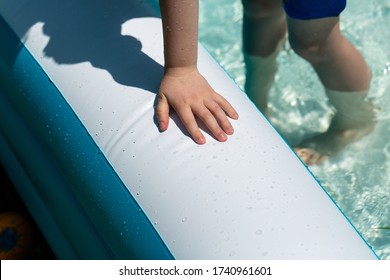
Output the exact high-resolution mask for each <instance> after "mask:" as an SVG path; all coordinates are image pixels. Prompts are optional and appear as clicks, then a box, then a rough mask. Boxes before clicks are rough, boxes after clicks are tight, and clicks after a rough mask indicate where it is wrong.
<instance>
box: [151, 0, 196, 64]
mask: <svg viewBox="0 0 390 280" xmlns="http://www.w3.org/2000/svg"><path fill="white" fill-rule="evenodd" d="M159 1H160V10H161V17H162V22H163V35H164V58H165V69H168V68H185V67H191V66H196V63H197V55H198V13H199V3H198V0H159Z"/></svg>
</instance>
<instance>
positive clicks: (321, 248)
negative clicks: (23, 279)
mask: <svg viewBox="0 0 390 280" xmlns="http://www.w3.org/2000/svg"><path fill="white" fill-rule="evenodd" d="M16 2H17V3H15V1H10V0H2V1H0V13H1V15H2V16H3V17H4V18H5V19H6V20H7V21H8V23H9V24H10V25H11V26H12V28H13V29H14V30H15V31H16V32H17V34H18V35H19V36H20V37H21V38H22V40H23V42H24V44H25V45H26V46H27V48H28V49H29V50H30V51H31V53H32V54H33V56H34V57H35V58H36V60H37V61H38V62H39V63H40V64H41V65H42V67H43V69H44V70H45V71H46V73H47V74H48V76H49V77H50V78H51V80H52V81H53V82H54V83H55V85H56V86H57V87H58V88H59V90H60V91H61V92H62V94H63V96H64V97H65V99H66V100H67V102H68V103H69V104H70V106H71V107H72V108H73V110H74V111H75V112H76V114H77V115H78V117H79V119H80V120H81V122H82V123H83V124H84V126H85V127H86V128H87V130H88V132H89V133H90V135H91V137H92V138H93V139H94V140H95V141H96V143H97V144H98V146H99V147H100V148H101V150H102V151H103V153H104V155H105V156H106V157H107V159H108V161H109V162H110V163H111V164H112V166H113V168H114V169H115V170H116V172H117V173H118V174H119V176H120V178H121V179H122V180H123V182H124V183H125V184H126V186H127V188H128V190H129V191H130V192H131V194H132V195H133V196H134V198H135V199H136V200H137V202H138V203H139V204H140V206H141V208H142V210H143V211H145V213H146V214H147V216H148V217H149V219H150V221H151V222H152V223H153V225H154V226H155V228H156V230H157V232H158V233H159V234H160V236H161V238H162V239H163V241H164V242H165V243H166V245H167V247H168V248H169V250H170V251H171V252H172V254H173V256H174V257H175V258H177V259H375V258H376V257H375V255H374V253H373V252H372V251H371V250H370V249H369V247H368V246H367V245H366V243H365V242H364V240H362V238H361V237H360V235H359V234H358V233H357V232H356V231H355V229H354V228H353V227H352V226H351V225H350V223H349V222H348V220H347V219H346V218H345V217H344V215H343V214H342V213H341V212H340V210H339V209H338V208H337V206H336V205H335V204H334V203H333V201H332V200H331V199H330V198H329V197H328V195H327V194H326V193H325V192H324V190H323V189H322V188H321V186H320V185H319V184H318V183H317V182H316V180H315V179H314V178H313V177H312V175H311V174H310V173H309V172H308V170H307V169H306V167H305V166H304V165H303V164H302V163H301V162H300V160H299V159H298V158H297V157H296V155H295V154H294V153H293V152H292V151H291V149H290V147H288V145H287V144H286V143H285V142H284V141H283V139H282V138H281V137H280V136H279V135H278V133H277V132H276V131H275V130H274V129H273V128H272V127H271V125H270V124H269V123H268V121H267V120H266V119H265V118H264V117H263V115H262V114H261V113H260V112H259V111H258V110H257V109H256V108H255V107H254V105H253V104H252V103H251V102H250V101H249V99H248V98H247V97H246V95H245V94H244V93H243V92H241V91H240V90H239V88H238V87H237V86H236V85H235V84H234V82H233V81H232V80H231V79H230V78H229V77H228V75H227V74H226V73H225V72H224V71H223V70H222V69H221V67H220V66H219V65H218V64H217V63H216V62H215V61H214V60H213V59H212V58H211V57H210V56H209V55H208V53H207V52H206V51H205V50H204V49H203V48H202V47H201V46H200V48H199V68H200V71H201V72H202V73H203V74H204V76H205V77H206V78H207V80H208V81H209V82H210V84H211V85H212V86H213V87H214V89H215V90H216V91H218V92H219V93H221V94H222V95H223V96H224V97H225V98H226V99H227V100H229V101H230V102H231V103H232V105H233V106H234V107H235V108H236V110H237V111H238V112H239V115H240V118H239V120H238V121H232V122H233V125H234V129H235V133H234V135H233V136H231V137H229V140H228V141H227V142H225V143H219V142H217V141H216V140H214V139H213V138H212V137H211V136H210V135H207V144H206V145H203V146H198V145H196V144H195V143H194V142H193V141H192V140H191V138H189V137H188V135H187V134H186V132H185V131H184V130H183V127H182V125H181V124H180V121H179V120H178V118H177V116H176V115H175V114H174V113H172V115H171V122H170V128H169V130H168V131H167V132H164V133H160V132H159V130H158V128H157V126H156V124H155V121H154V103H155V98H156V92H157V90H158V84H159V79H160V78H161V75H162V71H163V67H162V65H163V50H162V34H161V22H160V19H159V18H158V17H155V16H153V14H152V12H150V11H151V10H153V9H152V8H151V7H150V5H149V4H148V3H147V1H128V0H127V1H125V0H121V1H92V0H86V1H76V0H72V1H65V2H66V4H63V3H61V1H49V0H38V1H28V0H20V1H16ZM93 3H94V4H93ZM145 11H146V12H145ZM99 19H101V21H102V22H99ZM83 36H84V37H83ZM85 36H87V37H85ZM83 38H85V39H84V40H83ZM69 137H72V136H71V135H70V136H69ZM124 211H125V209H124Z"/></svg>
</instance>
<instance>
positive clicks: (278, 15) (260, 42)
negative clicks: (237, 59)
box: [242, 0, 287, 114]
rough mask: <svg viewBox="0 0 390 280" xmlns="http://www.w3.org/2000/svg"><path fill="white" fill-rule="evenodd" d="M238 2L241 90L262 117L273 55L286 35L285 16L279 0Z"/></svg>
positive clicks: (274, 68)
mask: <svg viewBox="0 0 390 280" xmlns="http://www.w3.org/2000/svg"><path fill="white" fill-rule="evenodd" d="M242 3H243V8H244V16H243V49H244V59H245V64H246V82H245V91H246V93H247V95H248V96H249V98H250V99H251V100H252V101H253V102H254V103H255V104H256V106H257V107H258V108H259V109H260V110H261V111H262V112H263V113H264V114H266V113H267V95H268V91H269V89H270V88H271V86H272V83H273V80H274V76H275V73H276V68H277V65H276V56H277V54H278V52H279V49H280V47H281V41H282V40H283V39H284V38H285V36H286V31H287V26H286V17H285V13H284V11H283V8H282V1H281V0H242Z"/></svg>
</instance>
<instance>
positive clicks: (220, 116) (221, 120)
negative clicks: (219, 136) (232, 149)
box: [205, 101, 234, 135]
mask: <svg viewBox="0 0 390 280" xmlns="http://www.w3.org/2000/svg"><path fill="white" fill-rule="evenodd" d="M205 106H206V107H207V109H208V110H210V112H211V114H212V115H213V117H214V118H215V119H216V122H217V123H218V128H219V127H221V128H222V130H223V131H224V132H225V133H226V134H228V135H232V134H233V132H234V129H233V126H232V125H231V124H230V122H229V120H228V118H227V116H226V113H225V111H224V110H223V109H222V108H221V106H220V105H219V104H218V103H216V102H215V101H207V102H205Z"/></svg>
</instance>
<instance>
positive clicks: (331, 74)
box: [288, 17, 374, 163]
mask: <svg viewBox="0 0 390 280" xmlns="http://www.w3.org/2000/svg"><path fill="white" fill-rule="evenodd" d="M288 30H289V39H290V44H291V47H292V48H293V50H294V51H295V52H296V53H297V54H298V55H300V56H301V57H303V58H304V59H306V60H307V61H308V62H309V63H310V64H311V65H312V66H313V68H314V70H315V71H316V72H317V74H318V77H319V78H320V80H321V82H322V83H323V85H324V87H325V90H326V93H327V95H328V98H329V101H330V103H331V104H332V105H333V106H334V107H335V109H336V111H337V112H336V115H335V117H334V119H333V121H332V124H331V127H330V129H329V130H328V132H327V133H326V134H324V135H322V136H319V137H316V138H314V139H310V140H309V141H306V143H303V146H304V147H307V146H310V145H307V143H310V144H313V143H314V145H312V146H313V148H314V149H316V150H317V151H319V152H320V153H322V154H323V153H329V154H332V153H334V152H336V151H337V150H339V149H341V148H342V147H344V146H345V145H347V144H348V143H350V142H352V141H354V140H356V139H357V137H362V136H363V135H364V133H365V134H367V133H368V132H370V131H371V130H372V128H373V125H374V112H373V106H372V104H371V102H370V101H368V100H366V98H365V97H366V95H367V92H368V88H369V85H370V80H371V74H370V70H369V68H368V66H367V64H366V62H365V60H364V59H363V57H362V55H361V54H360V53H359V52H358V50H357V49H356V48H355V47H354V46H353V45H352V44H351V43H350V42H349V41H348V40H347V39H346V38H345V37H344V36H343V35H342V34H341V32H340V27H339V18H338V17H328V18H321V19H313V20H297V19H292V18H288ZM351 131H353V133H352V134H351V133H349V132H351ZM347 132H348V133H347ZM303 151H304V153H305V156H306V157H308V158H309V159H310V158H311V159H313V158H314V159H318V158H320V157H319V155H318V154H317V153H316V152H315V151H314V150H311V151H310V150H307V149H304V150H303ZM298 154H299V150H298ZM313 161H314V162H312V163H315V161H316V160H313Z"/></svg>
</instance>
